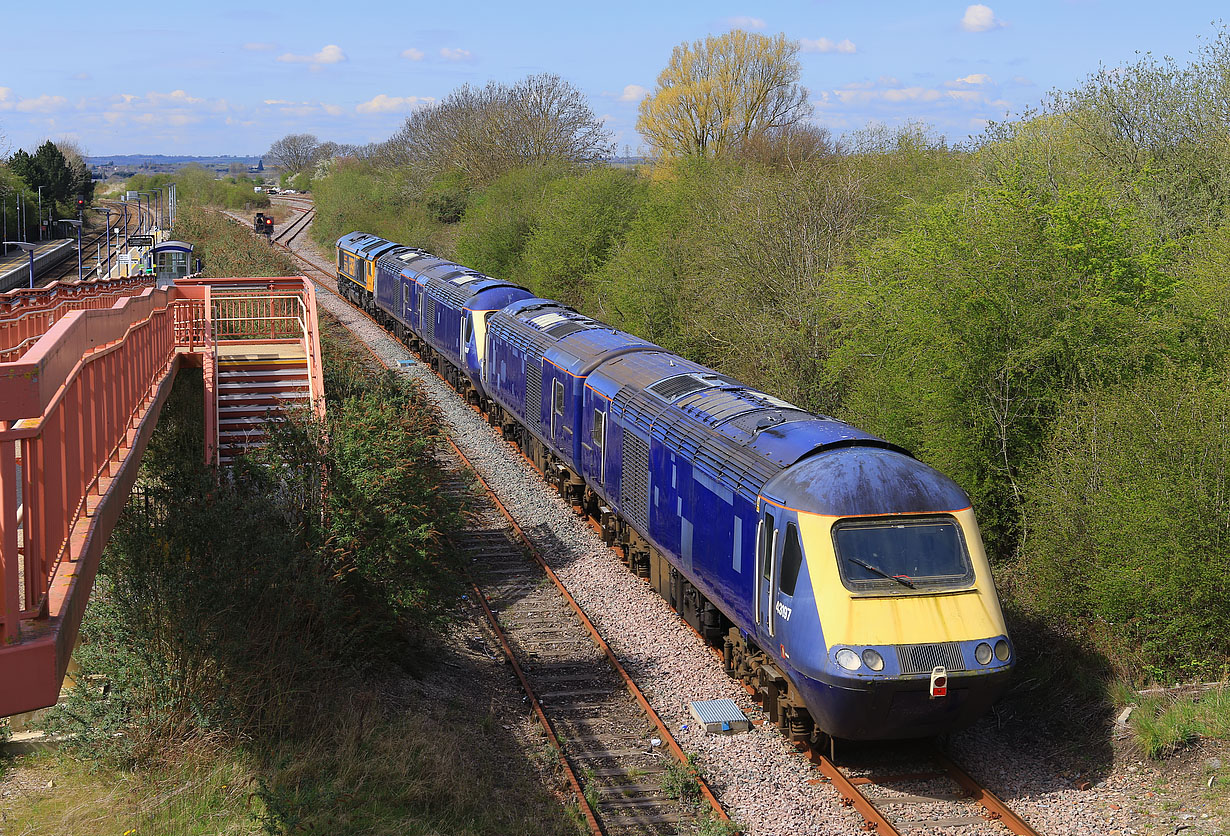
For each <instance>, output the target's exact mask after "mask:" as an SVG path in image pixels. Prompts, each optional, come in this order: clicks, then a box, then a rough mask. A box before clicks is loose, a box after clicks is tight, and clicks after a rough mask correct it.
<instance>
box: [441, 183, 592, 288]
mask: <svg viewBox="0 0 1230 836" xmlns="http://www.w3.org/2000/svg"><path fill="white" fill-rule="evenodd" d="M571 171H572V169H571V168H569V167H567V166H563V165H538V166H526V167H523V168H516V169H513V170H512V171H509V172H507V173H505V174H503V175H501V176H500V177H499V178H498V179H496V180H495V182H493V183H492V184H491V185H490V186H488V187H487V189H486V190H485V191H484V192H483V193H482V194H481V195H480V196H478V197H477V198H475V199H473V200H472V202H471V205H470V206H469V208H468V209H467V211H466V216H465V222H464V223H462V224H461V225H460V227H461V228H460V229H459V230H458V232H457V243H456V255H457V259H458V260H459V261H460V262H461V263H462V264H465V265H466V266H468V267H473V268H474V269H475V270H479V271H481V272H483V273H486V274H487V275H489V276H495V277H496V278H500V279H504V280H505V281H512V282H518V283H525V281H526V278H525V275H526V269H525V265H524V262H523V259H524V254H525V248H526V246H527V244H528V243H529V239H530V235H531V234H532V232H533V230H534V222H535V217H536V214H537V211H538V206H539V205H540V204H541V203H542V201H543V200H544V198H545V197H546V194H547V189H548V187H549V186H550V184H551V183H552V182H554V181H556V180H559V179H560V178H563V177H567V176H568V175H569V173H570V172H571Z"/></svg>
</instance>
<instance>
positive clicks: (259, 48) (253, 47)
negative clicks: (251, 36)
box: [243, 42, 277, 52]
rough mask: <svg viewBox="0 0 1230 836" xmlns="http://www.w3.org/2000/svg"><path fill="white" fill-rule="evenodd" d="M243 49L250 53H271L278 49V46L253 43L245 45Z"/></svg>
mask: <svg viewBox="0 0 1230 836" xmlns="http://www.w3.org/2000/svg"><path fill="white" fill-rule="evenodd" d="M243 48H244V49H245V50H247V51H248V52H271V51H272V50H275V49H277V44H266V43H257V42H251V43H246V44H244V45H243Z"/></svg>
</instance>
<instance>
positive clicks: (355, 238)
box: [337, 232, 401, 258]
mask: <svg viewBox="0 0 1230 836" xmlns="http://www.w3.org/2000/svg"><path fill="white" fill-rule="evenodd" d="M337 245H338V247H340V248H341V249H343V250H346V251H347V252H351V253H354V254H356V255H361V256H363V257H364V258H379V257H380V256H382V255H384V254H385V253H387V252H389V251H390V250H392V249H393V248H394V247H400V246H401V244H395V243H394V242H392V241H388V240H386V239H384V238H381V237H380V236H379V235H372V234H371V233H370V232H352V233H350V234H349V235H343V236H342V237H341V238H338V239H337Z"/></svg>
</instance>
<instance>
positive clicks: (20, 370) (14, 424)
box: [0, 278, 323, 716]
mask: <svg viewBox="0 0 1230 836" xmlns="http://www.w3.org/2000/svg"><path fill="white" fill-rule="evenodd" d="M213 281H214V283H215V284H213V285H211V284H210V283H208V282H207V281H197V282H191V283H188V284H186V285H184V286H176V287H171V288H164V289H154V288H146V289H144V290H142V291H141V292H140V293H138V294H137V295H132V296H127V297H124V298H122V299H121V300H120V301H118V302H116V303H114V305H113V306H112V307H108V308H102V309H90V310H76V311H72V312H68V313H66V314H65V315H63V316H61V317H60V318H59V319H58V321H56V322H55V324H54V325H52V326H51V327H50V328H48V329H47V330H46V333H44V334H42V335H41V337H39V338H38V339H37V340H36V341H35V342H34V343H33V344H32V345H31V347H30V348H28V349H27V350H26V351H25V352H24V353H23V354H22V356H21V357H20V358H19V359H16V360H12V361H8V362H0V716H5V715H8V714H13V713H16V712H20V711H28V710H31V709H34V708H40V707H44V706H48V705H52V704H54V703H55V702H56V699H57V698H58V695H59V690H60V685H61V682H62V680H63V677H64V672H65V670H66V668H67V665H68V660H69V656H70V655H71V653H72V649H73V646H74V644H75V641H76V637H77V632H78V628H79V627H80V623H81V618H82V615H83V614H84V611H85V605H86V601H87V599H88V597H89V593H90V590H91V588H92V586H93V581H94V577H95V573H96V572H97V568H98V559H99V556H100V555H101V553H102V549H103V546H104V545H105V544H106V542H107V539H108V538H109V536H110V533H111V530H112V529H113V528H114V526H115V523H116V520H117V519H118V517H119V514H120V511H121V510H122V508H123V506H124V503H125V501H126V500H127V497H128V493H129V491H130V490H131V488H132V485H133V484H134V482H135V480H136V475H137V468H138V465H139V463H140V458H141V455H142V453H143V452H144V450H145V447H146V444H147V443H148V441H149V437H150V435H151V434H152V432H153V429H154V425H155V424H156V422H157V418H158V414H159V411H160V410H161V408H162V405H163V403H164V402H165V400H166V397H167V395H168V394H169V393H170V389H171V384H172V382H173V380H174V377H175V375H176V373H177V371H178V370H179V368H180V367H181V366H182V365H183V364H185V363H187V364H190V365H201V366H204V367H205V373H206V378H207V380H208V378H209V376H210V374H211V372H212V369H211V368H210V365H211V363H212V358H213V357H214V356H215V351H214V349H215V344H216V343H215V334H214V330H213V327H212V322H211V320H212V314H213V309H214V305H213V301H214V300H213V298H212V297H213V294H214V292H215V290H218V291H219V292H220V293H221V294H222V295H223V296H226V295H228V294H229V293H232V292H233V291H234V290H235V289H236V288H243V289H246V290H247V291H249V298H250V300H251V301H252V303H253V304H258V303H257V302H256V299H257V298H258V297H259V296H260V295H270V296H293V297H295V298H296V299H297V301H296V303H295V305H296V307H297V308H298V310H299V311H302V320H301V322H300V319H299V317H296V331H297V333H300V334H302V337H301V338H302V340H303V344H304V349H305V352H306V354H307V357H308V360H309V367H310V370H311V374H312V377H313V379H314V382H313V385H312V392H313V407H314V408H316V409H317V411H318V412H319V411H320V410H323V384H322V381H321V375H320V349H319V342H318V329H317V327H316V309H315V297H314V295H313V294H312V287H311V284H310V282H308V281H307V280H306V279H303V278H289V279H239V280H236V279H228V280H213ZM223 288H226V289H225V290H224V289H223ZM267 304H268V303H266V305H267ZM277 304H282V303H281V302H279V303H277ZM266 309H267V308H266ZM297 313H298V311H297ZM261 327H265V326H263V325H262V326H261ZM207 388H208V382H207ZM317 393H319V402H317V401H316V395H317ZM205 408H206V417H207V424H208V423H210V422H209V421H208V417H209V416H210V414H211V413H214V414H216V406H214V405H213V404H211V403H209V401H208V398H207V402H206V406H205ZM207 431H208V430H207ZM212 431H213V432H214V433H215V434H216V425H215V426H214V427H213V428H212ZM211 440H212V441H213V445H211V444H209V442H210V441H211ZM206 441H207V449H214V448H216V435H215V437H214V438H213V439H211V438H209V437H208V436H207V439H206Z"/></svg>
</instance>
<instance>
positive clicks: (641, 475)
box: [619, 427, 649, 532]
mask: <svg viewBox="0 0 1230 836" xmlns="http://www.w3.org/2000/svg"><path fill="white" fill-rule="evenodd" d="M619 502H620V505H621V508H620V510H622V511H623V513H624V515H625V516H627V517H628V520H629V521H630V522H631V523H632V524H633V525H634V526H639V529H638V530H640V531H642V532H648V530H649V445H647V444H646V443H645V442H644V441H641V439H640V437H639V436H637V435H636V434H635V433H632V432H629V431H628V429H627V428H626V427H625V428H624V431H623V472H622V473H621V478H620V484H619Z"/></svg>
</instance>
